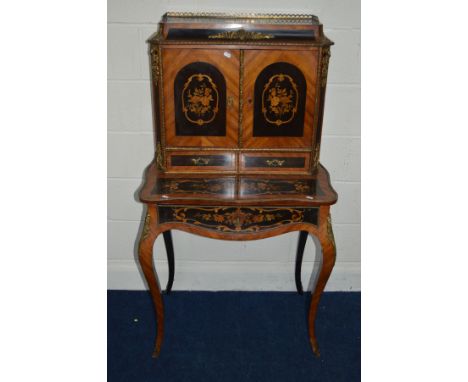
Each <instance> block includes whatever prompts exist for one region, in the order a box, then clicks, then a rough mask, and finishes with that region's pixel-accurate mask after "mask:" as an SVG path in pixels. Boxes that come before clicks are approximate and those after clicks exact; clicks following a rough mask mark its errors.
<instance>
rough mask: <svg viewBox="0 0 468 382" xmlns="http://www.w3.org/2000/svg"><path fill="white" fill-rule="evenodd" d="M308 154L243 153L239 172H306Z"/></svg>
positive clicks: (308, 159) (308, 161)
mask: <svg viewBox="0 0 468 382" xmlns="http://www.w3.org/2000/svg"><path fill="white" fill-rule="evenodd" d="M309 163H310V153H282V152H265V153H263V152H262V153H243V154H241V157H240V170H241V171H249V172H250V171H255V172H291V171H292V172H301V173H304V172H307V171H308V169H309Z"/></svg>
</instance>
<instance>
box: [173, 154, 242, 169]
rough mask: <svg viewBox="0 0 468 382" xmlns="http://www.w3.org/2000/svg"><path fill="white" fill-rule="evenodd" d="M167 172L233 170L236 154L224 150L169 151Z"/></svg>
mask: <svg viewBox="0 0 468 382" xmlns="http://www.w3.org/2000/svg"><path fill="white" fill-rule="evenodd" d="M167 170H168V171H169V172H203V171H235V170H236V154H235V153H229V152H228V153H226V152H211V151H210V152H206V151H204V152H187V151H181V152H170V153H168V159H167Z"/></svg>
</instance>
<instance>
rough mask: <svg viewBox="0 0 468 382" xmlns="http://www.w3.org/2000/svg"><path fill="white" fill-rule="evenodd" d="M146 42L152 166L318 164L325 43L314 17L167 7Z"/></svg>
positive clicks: (300, 168) (283, 168)
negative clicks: (153, 150)
mask: <svg viewBox="0 0 468 382" xmlns="http://www.w3.org/2000/svg"><path fill="white" fill-rule="evenodd" d="M148 42H149V44H150V48H149V53H150V57H151V73H152V76H151V78H152V98H153V114H154V122H155V127H156V153H155V154H156V155H155V158H156V161H157V163H158V168H159V169H160V171H163V172H169V173H175V172H178V173H181V172H186V173H220V172H229V173H232V174H237V173H240V174H247V173H248V174H254V173H262V172H263V173H265V172H266V173H274V174H313V173H315V172H316V171H317V168H318V163H319V159H320V158H319V157H320V142H321V134H322V133H321V132H322V120H323V110H324V109H323V108H324V101H325V89H326V79H327V69H328V58H329V55H330V46H331V45H332V44H333V43H332V42H331V41H330V40H329V39H328V38H327V37H325V36H324V34H323V26H322V24H321V23H320V22H319V20H318V18H317V17H316V16H313V15H274V14H258V15H254V14H234V15H229V14H218V13H216V14H211V13H210V14H205V13H196V14H195V13H167V14H165V15H164V16H163V19H162V21H161V23H160V28H159V30H158V32H157V33H155V34H154V35H153V36H152V37H150V39H149V40H148Z"/></svg>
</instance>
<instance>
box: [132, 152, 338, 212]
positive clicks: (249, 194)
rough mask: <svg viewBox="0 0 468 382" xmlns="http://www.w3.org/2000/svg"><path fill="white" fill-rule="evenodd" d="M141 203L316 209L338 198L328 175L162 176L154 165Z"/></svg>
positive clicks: (322, 171)
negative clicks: (303, 207)
mask: <svg viewBox="0 0 468 382" xmlns="http://www.w3.org/2000/svg"><path fill="white" fill-rule="evenodd" d="M139 196H140V200H141V201H142V202H144V203H157V204H180V203H182V204H187V205H197V204H201V203H203V204H204V205H219V204H222V205H235V206H239V205H244V206H246V205H255V206H261V205H279V204H280V205H283V206H297V205H301V206H318V205H332V204H335V203H336V201H337V199H338V195H337V193H336V192H335V190H334V189H333V187H332V186H331V184H330V176H329V174H328V171H327V170H326V169H325V167H323V166H322V165H320V166H319V169H318V171H317V174H316V175H313V176H306V175H300V176H292V175H290V176H285V175H268V174H265V173H263V174H255V175H236V174H232V175H229V174H226V175H224V174H223V175H219V174H217V175H207V174H205V175H201V174H167V173H166V174H163V173H160V172H159V171H158V169H157V165H156V163H155V162H154V161H153V162H152V163H151V164H150V165H149V166H148V168H147V169H146V173H145V182H144V184H143V187H142V188H141V190H140V194H139Z"/></svg>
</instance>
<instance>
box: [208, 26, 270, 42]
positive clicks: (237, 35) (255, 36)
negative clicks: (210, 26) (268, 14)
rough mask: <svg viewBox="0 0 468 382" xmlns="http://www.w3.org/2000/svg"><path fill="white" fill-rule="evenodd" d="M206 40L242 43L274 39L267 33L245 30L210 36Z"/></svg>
mask: <svg viewBox="0 0 468 382" xmlns="http://www.w3.org/2000/svg"><path fill="white" fill-rule="evenodd" d="M208 38H211V39H226V40H241V41H244V40H265V39H270V38H275V36H274V35H272V34H269V33H261V32H255V31H246V30H245V29H238V30H235V31H226V32H220V33H215V34H210V35H209V36H208Z"/></svg>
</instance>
